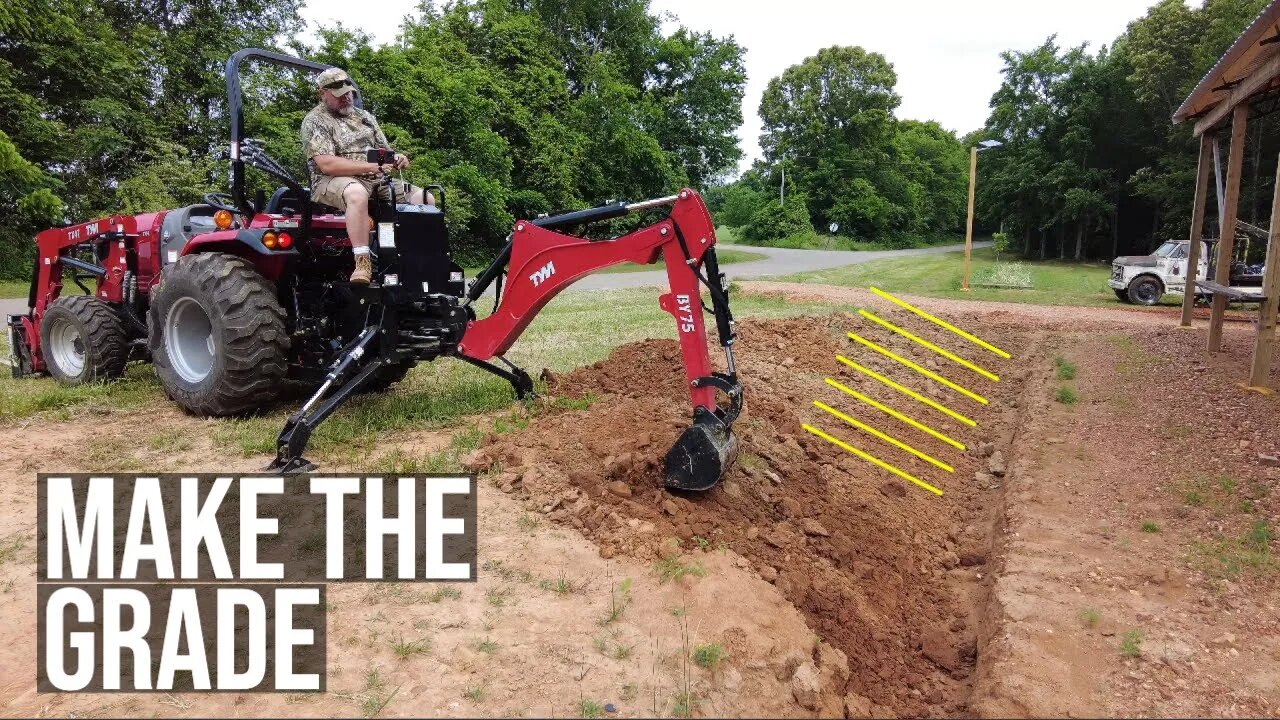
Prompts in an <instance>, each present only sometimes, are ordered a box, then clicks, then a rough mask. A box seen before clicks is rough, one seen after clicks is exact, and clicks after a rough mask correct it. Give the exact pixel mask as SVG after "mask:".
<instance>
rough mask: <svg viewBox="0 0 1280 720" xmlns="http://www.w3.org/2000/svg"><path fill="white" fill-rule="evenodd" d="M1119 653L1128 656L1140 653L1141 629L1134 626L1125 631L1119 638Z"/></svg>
mask: <svg viewBox="0 0 1280 720" xmlns="http://www.w3.org/2000/svg"><path fill="white" fill-rule="evenodd" d="M1120 654H1121V655H1124V656H1125V657H1130V658H1136V657H1138V656H1139V655H1141V654H1142V630H1139V629H1137V628H1135V629H1133V630H1129V631H1127V632H1125V634H1124V635H1123V636H1122V637H1121V638H1120Z"/></svg>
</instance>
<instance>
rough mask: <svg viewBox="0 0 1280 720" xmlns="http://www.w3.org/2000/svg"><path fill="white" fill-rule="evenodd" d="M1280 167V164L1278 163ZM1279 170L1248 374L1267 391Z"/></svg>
mask: <svg viewBox="0 0 1280 720" xmlns="http://www.w3.org/2000/svg"><path fill="white" fill-rule="evenodd" d="M1277 166H1280V162H1278V163H1277ZM1277 293H1280V170H1277V173H1276V188H1275V193H1274V194H1273V196H1272V201H1271V232H1270V234H1269V235H1268V236H1267V270H1266V272H1265V273H1264V274H1263V276H1262V295H1263V298H1264V299H1263V301H1262V307H1261V308H1260V309H1259V315H1258V334H1257V336H1256V337H1255V338H1254V341H1253V366H1252V368H1251V369H1250V370H1249V387H1252V388H1258V389H1262V388H1267V387H1268V386H1269V385H1270V376H1271V350H1272V347H1273V346H1274V345H1275V342H1276V307H1277V305H1278V304H1280V298H1277V297H1276V294H1277Z"/></svg>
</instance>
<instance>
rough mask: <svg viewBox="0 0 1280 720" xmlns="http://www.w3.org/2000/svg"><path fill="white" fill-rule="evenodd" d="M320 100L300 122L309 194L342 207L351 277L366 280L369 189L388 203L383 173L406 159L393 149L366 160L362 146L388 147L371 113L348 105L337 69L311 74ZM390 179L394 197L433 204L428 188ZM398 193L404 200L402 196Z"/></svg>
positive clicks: (348, 93)
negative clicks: (388, 158)
mask: <svg viewBox="0 0 1280 720" xmlns="http://www.w3.org/2000/svg"><path fill="white" fill-rule="evenodd" d="M316 87H317V88H318V89H319V91H320V104H318V105H316V106H315V108H313V109H312V110H311V112H309V113H307V117H306V118H304V119H303V121H302V130H301V132H300V135H301V138H302V147H303V152H304V153H305V154H306V156H307V165H308V168H307V169H308V170H310V172H311V199H312V200H314V201H315V202H318V203H322V204H324V205H329V206H331V207H335V208H338V209H339V210H342V211H344V212H345V213H346V215H347V235H348V236H349V237H350V238H351V249H352V250H353V251H354V252H355V256H356V268H355V271H354V272H352V273H351V282H353V283H359V284H361V285H368V284H369V281H370V280H371V279H372V278H373V263H372V262H371V260H370V257H369V197H370V195H372V194H373V193H374V192H377V193H378V196H379V197H380V198H382V200H383V201H384V202H390V200H391V189H390V185H389V183H387V182H382V181H381V180H382V179H383V177H384V176H385V175H386V174H387V173H389V172H391V170H393V169H403V168H407V167H409V158H407V157H405V156H404V155H401V154H400V153H396V154H395V164H394V165H378V164H375V163H371V162H368V161H367V160H366V159H365V158H366V157H367V155H366V151H368V150H372V149H375V148H389V147H390V146H389V144H388V143H387V136H386V135H383V134H382V128H380V127H379V126H378V120H377V118H375V117H374V116H373V113H370V112H366V111H365V110H363V109H361V108H357V107H355V105H354V104H353V102H354V96H353V94H352V92H353V91H354V90H355V86H354V85H353V84H352V82H351V76H349V75H347V73H346V71H344V70H341V69H339V68H329V69H328V70H325V71H324V72H321V73H320V74H319V75H317V76H316ZM390 183H394V184H395V191H396V198H397V201H400V202H407V203H410V204H415V205H417V204H421V203H422V201H423V198H424V197H425V198H426V202H427V204H428V205H435V204H436V199H435V198H434V197H432V196H431V193H424V191H423V189H422V188H420V187H416V186H414V185H410V184H409V183H407V182H404V181H403V180H390ZM401 198H403V200H401Z"/></svg>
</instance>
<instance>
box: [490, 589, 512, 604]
mask: <svg viewBox="0 0 1280 720" xmlns="http://www.w3.org/2000/svg"><path fill="white" fill-rule="evenodd" d="M484 597H485V599H486V600H488V601H489V604H490V605H492V606H494V607H503V606H505V605H506V604H507V600H508V599H510V597H511V591H510V590H507V589H505V588H504V589H502V590H486V591H485V593H484Z"/></svg>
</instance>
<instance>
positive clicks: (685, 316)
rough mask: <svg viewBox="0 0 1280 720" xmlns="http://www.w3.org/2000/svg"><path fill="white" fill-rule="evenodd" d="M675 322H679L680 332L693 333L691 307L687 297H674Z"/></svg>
mask: <svg viewBox="0 0 1280 720" xmlns="http://www.w3.org/2000/svg"><path fill="white" fill-rule="evenodd" d="M676 305H677V306H678V307H677V308H676V320H678V321H680V332H686V333H690V332H693V306H692V305H690V304H689V296H688V295H676Z"/></svg>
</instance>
